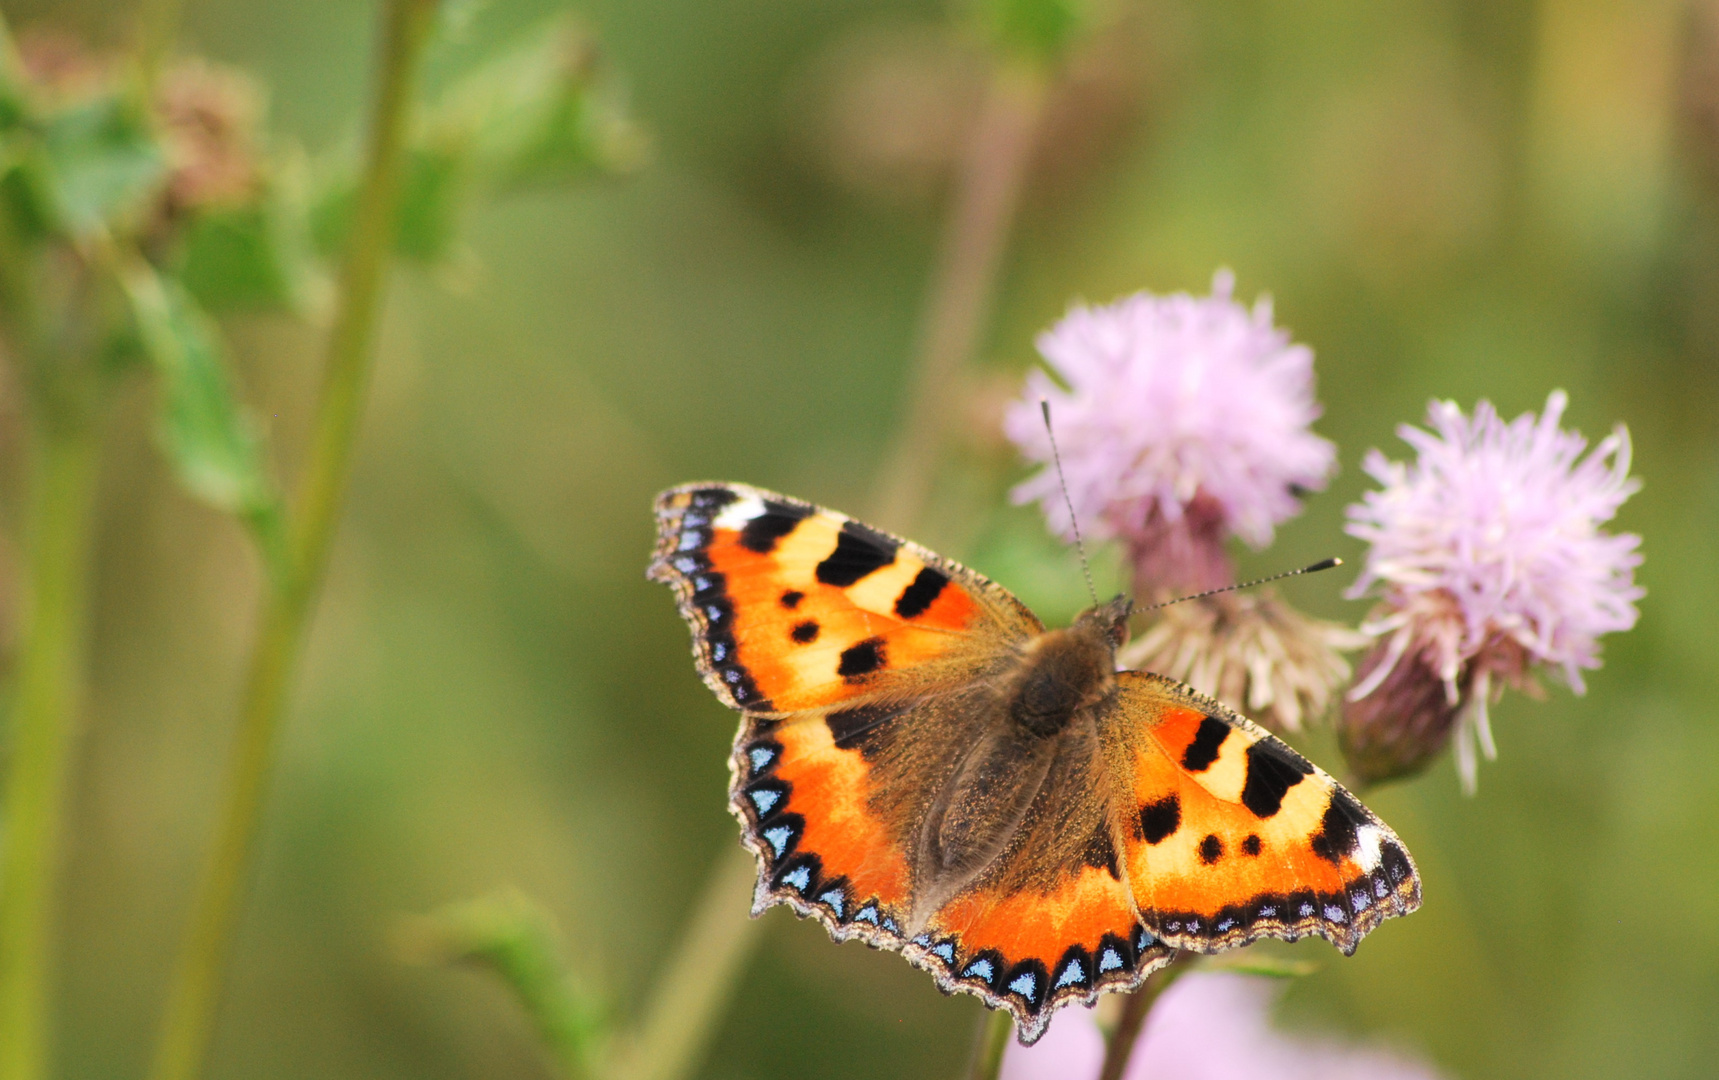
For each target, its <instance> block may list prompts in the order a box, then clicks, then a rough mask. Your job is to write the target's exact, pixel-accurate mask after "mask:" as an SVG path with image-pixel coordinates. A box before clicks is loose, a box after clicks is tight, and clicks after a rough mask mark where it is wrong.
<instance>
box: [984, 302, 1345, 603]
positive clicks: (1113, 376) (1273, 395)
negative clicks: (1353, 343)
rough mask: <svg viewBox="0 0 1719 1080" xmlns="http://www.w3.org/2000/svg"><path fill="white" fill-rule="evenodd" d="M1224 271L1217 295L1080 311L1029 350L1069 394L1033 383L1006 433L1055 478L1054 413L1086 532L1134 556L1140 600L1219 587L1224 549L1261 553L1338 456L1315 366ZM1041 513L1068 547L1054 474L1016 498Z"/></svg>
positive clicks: (1047, 383)
mask: <svg viewBox="0 0 1719 1080" xmlns="http://www.w3.org/2000/svg"><path fill="white" fill-rule="evenodd" d="M1234 287H1235V278H1234V275H1232V274H1231V273H1230V272H1229V271H1227V270H1220V271H1219V272H1218V273H1217V274H1216V275H1214V277H1213V279H1212V295H1211V296H1209V297H1195V296H1190V295H1188V294H1187V293H1177V294H1175V295H1172V296H1162V297H1161V296H1154V295H1152V294H1151V293H1145V292H1142V293H1137V294H1136V295H1134V296H1130V297H1126V298H1124V299H1122V300H1119V301H1117V302H1116V303H1114V304H1110V305H1108V306H1104V307H1075V308H1073V309H1072V310H1070V311H1069V313H1068V314H1067V315H1066V316H1064V317H1063V319H1062V321H1061V322H1059V323H1057V324H1056V325H1055V326H1053V327H1052V328H1051V329H1050V330H1048V331H1046V332H1045V333H1044V334H1042V335H1040V336H1039V340H1038V347H1039V352H1040V353H1041V354H1043V356H1044V358H1045V359H1046V360H1047V361H1049V363H1050V366H1051V367H1052V369H1053V370H1054V371H1055V372H1056V374H1057V375H1058V376H1059V377H1060V378H1061V380H1062V381H1063V382H1064V383H1066V384H1067V386H1068V389H1067V390H1066V391H1065V390H1063V389H1062V388H1061V387H1059V386H1058V385H1057V383H1055V382H1053V381H1052V380H1051V378H1050V377H1049V376H1048V375H1046V374H1045V373H1044V372H1042V371H1034V372H1032V373H1031V374H1030V375H1029V376H1028V377H1027V387H1026V393H1025V394H1024V395H1023V397H1022V398H1021V399H1020V400H1019V401H1017V402H1015V403H1014V404H1013V405H1012V406H1011V407H1010V409H1009V410H1008V413H1007V415H1006V416H1005V418H1004V431H1005V432H1006V433H1007V434H1008V436H1009V438H1010V439H1012V440H1013V441H1014V442H1015V444H1016V445H1017V446H1019V447H1020V449H1021V452H1022V453H1023V454H1024V455H1025V456H1026V457H1027V458H1029V459H1030V460H1033V461H1036V462H1041V463H1044V464H1046V465H1047V466H1048V465H1049V463H1050V461H1051V446H1050V441H1049V440H1048V439H1047V438H1046V436H1045V430H1044V422H1043V420H1042V418H1041V415H1040V409H1039V402H1040V401H1041V400H1043V401H1048V402H1050V405H1051V414H1052V418H1053V421H1054V423H1055V425H1056V436H1057V442H1058V444H1059V446H1060V448H1061V450H1062V461H1063V468H1064V471H1065V472H1066V474H1067V477H1068V489H1069V497H1070V499H1071V501H1072V502H1073V504H1074V512H1075V515H1076V516H1077V518H1078V519H1079V521H1080V523H1081V525H1082V527H1083V528H1084V529H1085V530H1086V531H1087V532H1088V533H1089V534H1090V535H1094V536H1099V537H1117V538H1120V539H1122V540H1123V541H1124V542H1125V543H1127V544H1128V546H1129V549H1130V554H1131V556H1132V558H1133V561H1134V564H1135V583H1136V587H1137V588H1138V589H1142V590H1146V589H1151V590H1154V591H1155V590H1158V589H1160V588H1162V589H1190V590H1193V589H1205V588H1213V587H1217V586H1220V585H1225V584H1229V582H1230V580H1231V577H1232V575H1231V573H1230V568H1229V560H1228V556H1227V555H1226V554H1225V551H1224V547H1223V545H1224V541H1225V540H1226V539H1227V538H1228V537H1229V536H1230V535H1231V534H1234V535H1236V536H1240V537H1241V538H1242V539H1243V540H1246V541H1247V542H1248V543H1250V544H1252V545H1254V546H1255V547H1263V546H1265V545H1266V544H1268V543H1270V542H1271V538H1272V533H1273V529H1274V528H1275V526H1276V525H1277V524H1278V523H1280V522H1282V521H1284V520H1286V519H1287V518H1289V517H1292V516H1293V515H1294V514H1296V513H1297V512H1298V511H1299V510H1300V508H1301V503H1300V499H1299V497H1298V496H1299V494H1300V492H1302V491H1305V490H1311V489H1317V488H1320V487H1323V486H1324V484H1325V480H1326V477H1327V476H1329V475H1330V473H1331V469H1332V465H1333V462H1334V460H1335V456H1336V452H1335V448H1334V447H1333V446H1332V445H1331V443H1329V442H1327V441H1326V440H1325V439H1322V438H1320V437H1319V436H1317V435H1315V434H1313V433H1312V431H1310V430H1309V425H1310V424H1312V422H1313V421H1314V419H1316V418H1317V417H1318V416H1319V405H1318V402H1316V401H1315V400H1314V397H1313V353H1312V351H1311V350H1309V349H1308V348H1307V347H1306V346H1303V345H1295V344H1292V343H1291V342H1290V340H1289V335H1288V334H1287V333H1286V332H1284V331H1282V330H1279V329H1278V328H1276V327H1275V326H1273V325H1272V313H1271V303H1270V301H1269V300H1267V299H1261V300H1259V301H1258V302H1256V303H1255V304H1254V306H1253V309H1252V311H1249V310H1248V309H1247V308H1244V307H1243V306H1242V305H1241V304H1239V303H1237V302H1236V301H1235V300H1234V299H1233V298H1232V296H1231V293H1232V292H1233V290H1234ZM1014 497H1015V499H1016V501H1017V502H1030V501H1032V500H1035V499H1036V500H1038V501H1039V502H1040V503H1041V504H1042V506H1043V508H1044V512H1045V517H1046V518H1047V520H1048V521H1049V522H1050V525H1051V528H1052V529H1053V530H1054V531H1056V532H1057V533H1059V534H1061V535H1063V536H1064V537H1071V536H1072V531H1071V530H1070V527H1069V520H1068V511H1067V509H1066V508H1065V507H1064V505H1063V498H1062V492H1061V490H1060V487H1059V485H1058V482H1057V476H1056V472H1055V470H1054V469H1053V468H1049V467H1047V468H1045V469H1043V470H1041V471H1040V472H1039V473H1038V474H1037V475H1035V476H1033V477H1032V478H1031V479H1029V480H1027V481H1026V482H1025V483H1023V484H1021V485H1020V486H1019V487H1017V488H1016V489H1015V491H1014Z"/></svg>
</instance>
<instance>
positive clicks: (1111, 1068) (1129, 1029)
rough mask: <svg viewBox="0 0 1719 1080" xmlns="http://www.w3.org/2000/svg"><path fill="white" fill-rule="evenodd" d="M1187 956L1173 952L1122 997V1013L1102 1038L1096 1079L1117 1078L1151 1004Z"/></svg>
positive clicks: (1168, 984)
mask: <svg viewBox="0 0 1719 1080" xmlns="http://www.w3.org/2000/svg"><path fill="white" fill-rule="evenodd" d="M1191 955H1192V954H1191V953H1177V954H1176V956H1175V958H1173V959H1172V960H1171V961H1170V962H1169V964H1167V965H1165V966H1164V967H1161V968H1159V969H1158V970H1157V971H1155V972H1153V973H1152V974H1151V976H1149V977H1148V978H1147V980H1146V984H1145V985H1144V986H1142V987H1141V988H1140V989H1138V990H1136V991H1134V992H1133V993H1132V994H1129V995H1127V996H1126V997H1124V998H1123V999H1122V1016H1121V1018H1120V1019H1118V1020H1117V1022H1116V1028H1115V1030H1113V1031H1111V1033H1110V1035H1109V1036H1108V1037H1107V1038H1106V1039H1105V1040H1104V1067H1103V1068H1102V1069H1100V1070H1099V1073H1098V1080H1121V1077H1122V1071H1123V1070H1124V1069H1126V1068H1127V1067H1128V1059H1129V1058H1130V1057H1132V1056H1133V1054H1134V1046H1135V1044H1136V1043H1137V1042H1139V1041H1140V1033H1141V1032H1142V1031H1143V1030H1145V1027H1146V1018H1147V1017H1148V1016H1150V1015H1151V1014H1152V1006H1153V1005H1155V1004H1157V1003H1158V998H1159V996H1160V995H1161V994H1163V993H1164V991H1165V990H1167V989H1169V987H1170V984H1171V983H1173V982H1175V981H1176V979H1177V978H1178V977H1180V976H1181V974H1182V972H1183V971H1184V970H1186V968H1187V965H1188V960H1189V958H1190V957H1191Z"/></svg>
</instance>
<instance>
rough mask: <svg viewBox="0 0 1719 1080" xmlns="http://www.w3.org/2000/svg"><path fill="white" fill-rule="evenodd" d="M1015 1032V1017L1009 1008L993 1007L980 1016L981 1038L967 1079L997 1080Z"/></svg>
mask: <svg viewBox="0 0 1719 1080" xmlns="http://www.w3.org/2000/svg"><path fill="white" fill-rule="evenodd" d="M1014 1033H1015V1020H1014V1017H1013V1016H1011V1015H1009V1012H1008V1010H1007V1009H991V1010H988V1011H987V1012H986V1014H985V1015H984V1016H983V1017H982V1018H980V1021H979V1039H978V1043H977V1045H975V1046H974V1047H973V1064H972V1066H971V1067H969V1068H968V1070H967V1080H997V1077H998V1076H999V1075H1000V1074H1001V1073H1002V1071H1003V1052H1004V1051H1005V1050H1007V1049H1008V1048H1009V1036H1011V1035H1013V1034H1014Z"/></svg>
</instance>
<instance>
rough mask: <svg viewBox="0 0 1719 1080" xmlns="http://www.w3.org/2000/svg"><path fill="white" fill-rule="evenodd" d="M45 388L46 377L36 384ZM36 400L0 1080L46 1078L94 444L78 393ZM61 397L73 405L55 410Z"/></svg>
mask: <svg viewBox="0 0 1719 1080" xmlns="http://www.w3.org/2000/svg"><path fill="white" fill-rule="evenodd" d="M43 375H44V376H45V377H48V378H51V376H52V373H43ZM57 381H59V382H61V383H62V385H61V386H59V387H57V388H52V389H50V390H49V392H48V393H45V394H38V395H37V396H36V402H35V403H36V405H37V407H38V411H39V412H41V413H43V414H46V415H43V416H39V417H38V418H37V420H38V423H37V432H36V435H37V438H36V440H35V445H34V446H33V447H32V456H31V463H30V474H29V489H30V490H29V523H30V524H29V528H30V541H29V556H28V558H29V584H28V589H29V591H28V595H27V598H26V604H27V608H26V614H25V629H24V635H23V643H22V648H21V649H20V651H19V654H18V667H17V672H16V677H17V682H16V685H15V693H16V696H15V697H14V699H13V701H12V709H11V712H12V716H11V725H10V728H11V732H10V734H11V739H10V742H9V745H8V747H7V750H8V757H9V761H8V762H7V775H6V792H5V814H6V817H5V826H6V832H5V854H4V861H3V863H0V1080H35V1078H38V1077H41V1076H44V1075H46V1073H47V1066H48V1057H49V1049H50V1047H49V1043H50V1039H51V1032H50V1030H49V1010H48V1003H49V1001H50V1000H51V993H50V981H51V970H52V965H53V959H54V953H55V951H56V939H55V933H54V930H55V925H54V924H55V919H54V899H55V897H54V893H55V889H54V884H55V882H56V881H57V879H58V876H59V874H58V871H59V867H60V861H61V842H62V840H63V839H64V835H65V809H66V806H65V804H66V793H67V786H68V780H69V778H70V773H71V764H72V759H73V749H74V747H75V746H76V735H77V728H78V710H79V706H80V704H81V701H82V696H83V695H82V683H83V678H82V676H83V664H84V619H85V595H86V592H87V588H88V575H89V551H90V531H91V528H90V527H91V520H92V517H93V513H92V511H93V508H94V493H95V480H96V460H97V450H98V447H99V445H100V439H99V434H98V430H97V425H96V418H95V416H94V415H93V409H92V407H91V406H92V402H91V401H90V400H89V396H91V395H93V394H94V393H96V392H97V391H96V389H95V388H94V387H93V386H89V385H78V386H66V385H63V384H64V383H70V382H78V383H80V384H81V383H82V380H77V379H76V378H75V377H74V378H73V379H65V380H57ZM55 389H57V390H59V391H62V392H63V397H71V396H74V395H75V396H78V397H84V398H85V400H82V401H77V400H72V401H66V400H63V399H62V400H60V401H58V402H56V401H54V400H52V399H53V397H54V396H55V394H54V390H55Z"/></svg>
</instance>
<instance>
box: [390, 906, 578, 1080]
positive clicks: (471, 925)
mask: <svg viewBox="0 0 1719 1080" xmlns="http://www.w3.org/2000/svg"><path fill="white" fill-rule="evenodd" d="M395 944H396V946H397V949H398V951H399V952H400V953H401V955H402V956H403V957H404V958H405V959H408V960H412V961H416V962H419V963H442V964H455V963H458V964H475V965H478V966H480V967H483V968H487V969H488V970H490V971H492V972H494V973H495V975H496V976H497V977H498V978H500V979H501V980H502V982H504V983H506V984H507V986H508V988H509V989H510V990H512V991H513V993H514V996H515V997H516V998H517V999H518V1001H519V1003H520V1006H521V1007H522V1008H524V1010H525V1012H526V1014H527V1015H528V1016H530V1017H531V1020H532V1022H533V1023H534V1024H535V1025H536V1027H537V1031H538V1035H539V1036H540V1037H541V1038H542V1039H543V1042H544V1045H545V1048H546V1049H547V1050H548V1051H549V1052H550V1054H551V1055H552V1056H554V1058H555V1059H556V1060H557V1061H558V1063H559V1064H560V1065H561V1067H562V1070H563V1071H564V1072H565V1073H566V1074H567V1075H568V1076H579V1075H594V1074H595V1073H596V1071H597V1066H598V1063H599V1061H600V1059H601V1057H602V1051H603V1049H604V1042H605V1041H606V1038H607V1031H608V1026H607V1022H606V1020H605V1019H604V1013H605V1010H604V1009H603V1007H602V1004H601V1002H600V1001H599V1000H598V999H597V998H596V997H595V996H594V995H593V994H591V993H590V992H589V991H587V990H586V989H585V988H583V987H582V986H581V985H580V984H579V983H578V981H577V980H575V979H574V978H573V977H572V976H571V975H570V974H569V973H568V972H567V970H566V964H565V962H564V961H563V960H562V956H561V941H560V935H559V934H558V933H557V932H556V929H555V921H554V919H553V918H552V917H551V916H550V914H549V913H548V912H547V911H545V910H544V909H543V907H542V906H541V905H540V904H538V903H537V902H536V901H534V900H532V899H531V898H530V897H527V896H526V895H524V894H523V893H520V892H518V891H515V890H507V891H504V892H500V893H497V894H494V895H491V896H486V897H481V898H479V899H476V900H471V901H467V902H465V903H460V904H452V905H449V906H448V907H445V908H442V909H441V910H439V911H437V912H435V913H433V914H431V915H426V916H421V917H418V918H414V919H409V920H407V921H405V922H404V923H402V924H401V925H400V926H399V927H398V928H397V931H396V933H395Z"/></svg>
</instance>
